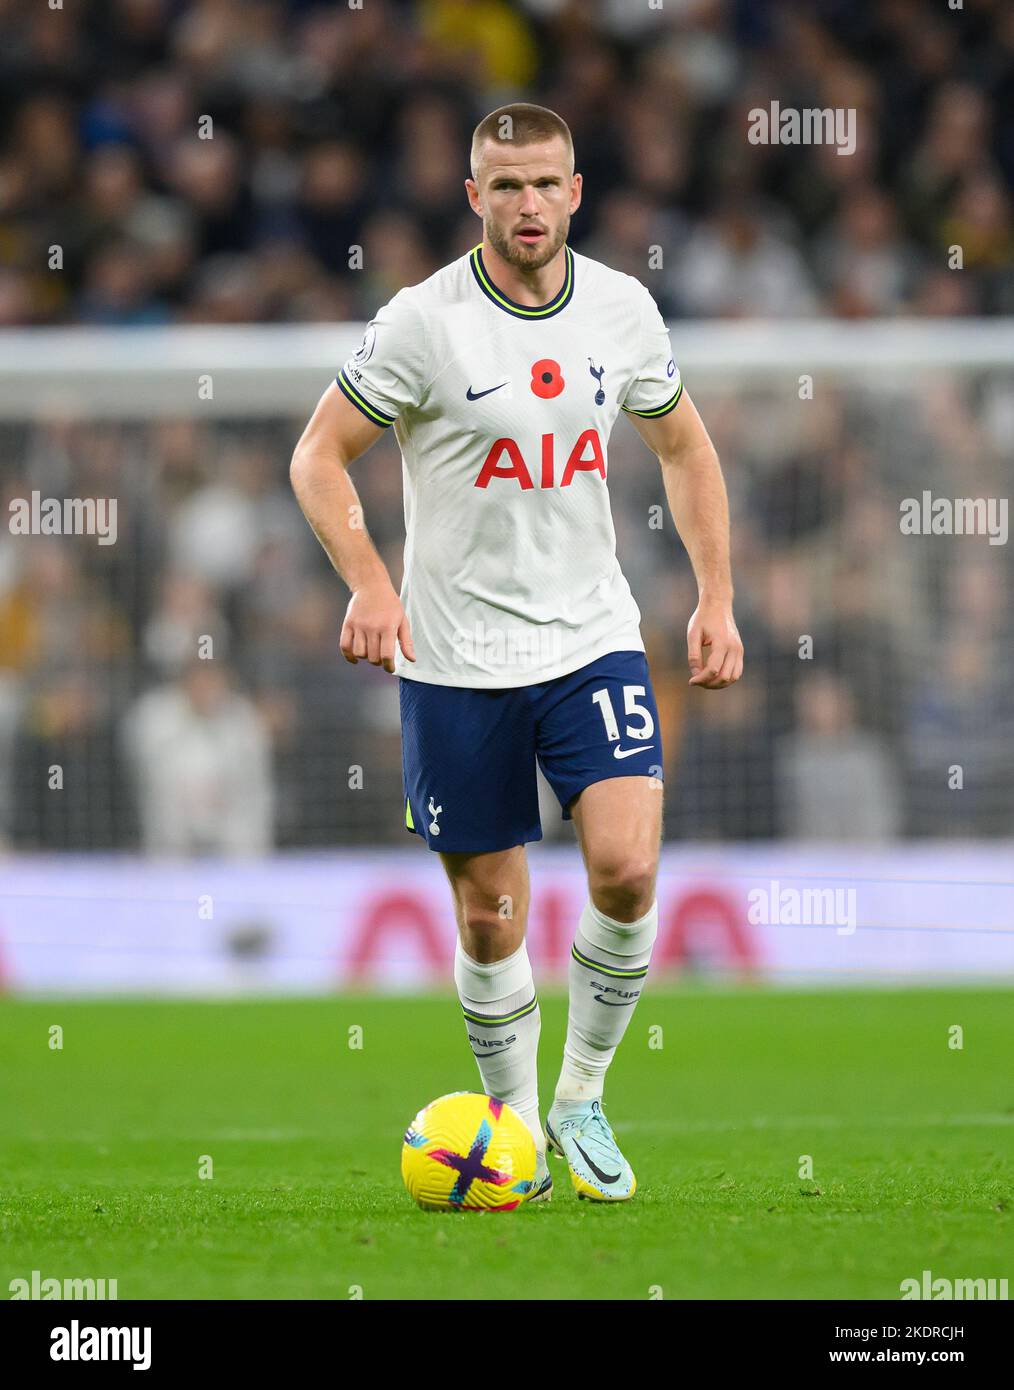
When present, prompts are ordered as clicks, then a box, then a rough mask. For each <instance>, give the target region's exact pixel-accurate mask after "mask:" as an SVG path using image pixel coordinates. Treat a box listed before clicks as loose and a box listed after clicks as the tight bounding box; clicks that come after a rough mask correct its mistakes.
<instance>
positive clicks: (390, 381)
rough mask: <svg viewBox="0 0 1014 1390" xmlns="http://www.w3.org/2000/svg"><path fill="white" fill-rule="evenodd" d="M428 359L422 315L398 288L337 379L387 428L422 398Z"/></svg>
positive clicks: (352, 398)
mask: <svg viewBox="0 0 1014 1390" xmlns="http://www.w3.org/2000/svg"><path fill="white" fill-rule="evenodd" d="M426 360H427V353H426V335H425V328H424V324H423V319H422V315H421V314H420V313H419V311H418V310H417V309H416V308H415V307H414V306H413V305H412V303H411V301H410V300H409V299H408V298H407V297H406V294H405V291H404V290H399V292H398V293H397V294H396V295H395V296H394V298H393V299H392V300H391V302H390V303H389V304H385V305H384V307H383V308H382V309H380V310H379V311H378V312H377V316H376V318H373V319H371V320H370V322H369V324H368V325H367V328H366V334H365V336H364V338H363V341H362V344H361V346H360V347H359V348H358V349H357V350H356V351H355V352H354V353H353V354H352V356H351V357H350V358H349V359H348V361H347V362H346V363H345V365H344V366H343V367H342V369H341V371H340V372H339V373H338V375H337V377H336V378H335V380H336V381H337V382H338V386H339V388H340V389H341V391H342V392H343V393H344V394H345V396H346V397H347V398H348V399H349V400H350V401H351V402H352V404H353V405H354V406H355V407H356V409H357V410H360V411H362V413H363V414H364V415H365V416H366V418H367V419H368V420H372V421H373V423H374V424H375V425H381V426H384V427H386V426H388V425H393V424H394V422H395V420H396V419H397V418H398V416H399V415H401V414H402V413H403V411H405V410H408V409H410V408H411V407H412V406H415V405H418V404H419V402H420V401H421V400H422V396H423V392H424V389H425V385H426V381H425V377H426Z"/></svg>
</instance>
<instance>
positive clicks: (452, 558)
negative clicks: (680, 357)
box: [337, 247, 683, 689]
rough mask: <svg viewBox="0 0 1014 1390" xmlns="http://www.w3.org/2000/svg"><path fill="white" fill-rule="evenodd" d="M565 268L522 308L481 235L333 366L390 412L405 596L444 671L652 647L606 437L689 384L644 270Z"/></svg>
mask: <svg viewBox="0 0 1014 1390" xmlns="http://www.w3.org/2000/svg"><path fill="white" fill-rule="evenodd" d="M565 259H566V276H565V279H564V282H563V287H562V289H561V290H560V292H559V294H558V295H556V297H555V298H554V299H553V300H551V301H550V302H549V303H548V304H543V305H540V306H539V307H538V308H529V307H526V306H525V305H522V304H516V303H514V301H513V300H510V299H508V298H506V297H505V296H504V295H503V294H502V293H501V292H500V291H499V290H498V289H497V288H496V286H495V285H494V284H493V283H492V281H491V280H490V278H489V276H488V274H487V273H486V270H485V267H484V265H483V261H482V254H481V248H479V247H476V248H475V249H474V250H473V251H472V252H470V253H469V255H467V256H462V257H461V258H460V260H457V261H454V262H452V263H451V264H450V265H448V266H445V267H444V268H443V269H442V270H439V271H437V273H436V274H435V275H431V276H430V278H429V279H428V280H424V281H423V282H422V284H419V285H413V286H411V287H410V288H408V289H403V290H401V291H399V293H398V294H396V295H395V296H394V298H393V299H392V300H391V302H390V303H389V304H387V305H386V306H385V307H384V308H383V309H381V310H380V312H379V313H378V314H377V316H376V318H375V319H373V320H372V322H371V323H370V325H369V327H368V328H367V331H366V336H365V338H364V340H363V344H362V346H361V347H360V348H359V350H358V352H356V353H355V354H354V355H353V356H352V357H350V358H349V360H348V361H347V362H346V363H345V365H344V367H343V368H342V369H341V372H340V373H339V375H338V378H337V381H338V385H339V387H340V388H341V390H342V391H343V392H344V393H345V395H346V396H347V397H348V399H349V400H350V401H351V402H352V403H353V405H355V406H356V407H357V408H358V409H359V410H361V411H362V413H363V414H364V415H366V416H367V418H368V419H370V420H372V421H373V422H374V423H375V424H378V425H383V426H387V425H392V424H393V425H394V427H395V434H396V435H397V438H398V443H399V444H400V446H401V455H402V460H403V465H404V467H403V472H404V493H405V526H406V542H405V578H404V583H403V584H402V590H401V601H402V603H403V605H404V607H405V611H406V613H407V614H408V618H409V622H410V623H411V625H412V637H413V639H414V642H415V650H416V657H417V660H416V662H415V663H414V664H413V663H412V662H410V661H406V660H405V658H404V657H403V656H402V654H401V651H400V649H399V650H398V652H397V657H396V661H395V670H396V671H397V673H398V675H399V676H405V677H407V678H408V679H410V680H417V681H426V682H429V683H430V684H435V685H452V686H470V687H482V688H490V689H492V688H497V687H505V686H521V685H534V684H536V683H538V682H540V681H545V680H550V679H552V678H553V677H554V676H562V675H566V674H567V673H568V672H569V671H575V670H577V669H578V667H580V666H584V665H586V664H587V663H588V662H590V661H593V660H595V659H596V658H598V657H600V656H604V655H605V654H606V653H607V652H614V651H643V650H644V643H643V642H642V640H641V634H640V618H641V615H640V613H639V611H638V608H637V604H636V603H635V602H634V599H633V596H632V594H631V592H630V586H629V585H628V583H627V581H626V579H625V578H624V576H623V573H622V571H621V570H620V566H619V563H618V561H617V558H616V536H615V533H614V530H613V521H612V515H611V512H610V508H609V493H608V489H607V481H608V476H609V466H608V461H607V454H606V442H607V440H608V438H609V433H610V430H611V429H612V427H613V422H614V420H615V419H616V416H617V414H618V413H619V411H620V410H621V409H622V410H626V411H628V412H630V413H631V414H633V415H641V416H644V417H648V418H655V417H657V416H660V415H665V414H666V413H667V412H668V411H670V410H672V409H673V408H674V407H675V406H676V405H677V403H678V402H679V399H680V396H681V394H682V390H683V387H682V382H681V379H680V373H679V370H678V369H677V367H676V364H675V362H674V360H673V352H672V347H671V345H670V342H669V334H668V331H667V329H666V326H665V323H664V322H663V320H662V316H661V314H660V313H659V311H658V308H657V306H656V304H655V301H654V300H653V299H652V297H651V295H650V294H649V293H648V291H647V290H646V289H645V288H644V286H643V285H641V284H640V283H639V281H637V280H635V279H634V278H633V277H632V276H630V275H624V274H621V273H620V272H618V271H615V270H610V269H609V268H608V267H607V266H604V265H602V264H600V263H599V262H598V261H593V260H589V259H588V257H586V256H580V255H577V254H576V253H575V252H573V251H571V250H570V248H569V247H566V248H565Z"/></svg>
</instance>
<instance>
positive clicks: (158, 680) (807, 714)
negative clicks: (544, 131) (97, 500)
mask: <svg viewBox="0 0 1014 1390" xmlns="http://www.w3.org/2000/svg"><path fill="white" fill-rule="evenodd" d="M519 95H522V96H524V97H526V98H528V99H532V100H536V101H541V102H544V103H545V104H547V105H550V106H552V107H554V108H555V109H557V110H559V111H560V112H561V113H562V114H563V115H564V116H565V117H566V118H567V119H568V121H569V122H570V124H571V126H572V128H573V131H574V135H575V141H576V145H577V151H578V166H579V168H581V169H582V170H583V172H584V174H585V178H586V185H585V189H586V194H585V202H584V205H583V207H582V208H581V210H580V212H579V213H578V215H577V217H576V218H575V222H574V226H573V236H572V243H573V245H574V246H575V247H576V248H577V249H578V250H581V251H584V252H585V253H586V254H588V255H591V256H594V257H597V258H599V259H602V260H604V261H606V262H608V263H610V264H612V265H615V266H617V267H618V268H620V269H624V270H628V271H630V272H631V273H633V274H635V275H637V276H638V277H639V278H641V279H642V280H644V282H645V283H646V284H648V286H649V288H650V289H651V290H652V292H653V293H654V295H655V297H656V299H657V301H658V302H659V304H660V306H661V307H662V309H663V311H664V312H665V314H666V315H667V317H669V319H670V320H672V321H673V339H674V345H675V349H676V354H677V359H679V341H680V339H679V332H680V330H679V320H681V319H683V318H685V317H688V316H697V315H700V316H726V317H728V316H736V315H742V316H755V315H762V316H789V317H791V316H801V315H815V314H835V315H840V316H846V317H852V318H855V317H868V316H890V315H898V314H924V315H937V316H941V315H951V316H954V315H969V314H994V313H1014V270H1012V261H1014V257H1012V251H1014V221H1012V204H1011V192H1010V190H1011V186H1012V183H1014V99H1012V98H1014V9H1012V8H1011V7H1010V6H1007V5H1004V4H1001V3H999V2H998V3H991V0H965V4H964V6H963V7H962V9H961V10H960V11H952V10H950V9H948V8H947V7H946V6H939V7H935V8H933V9H932V10H929V9H928V7H927V6H926V5H925V4H922V3H918V2H917V0H887V2H885V3H883V4H879V5H874V4H869V5H866V4H844V3H832V2H831V0H817V2H816V3H810V4H805V5H803V4H800V5H795V4H790V3H775V2H774V0H771V2H770V3H766V2H765V0H749V2H747V0H743V3H733V2H732V0H729V2H728V3H719V0H666V4H665V6H664V9H663V10H662V11H658V10H651V9H649V8H648V6H647V4H641V3H634V0H599V3H591V0H585V3H579V0H567V2H565V0H523V2H522V0H519V3H515V4H513V5H508V4H506V3H503V0H472V2H471V3H469V0H425V2H424V0H420V2H419V3H408V0H406V2H405V3H397V0H366V3H365V4H364V6H363V8H362V9H361V10H352V9H349V8H348V7H347V6H345V5H344V4H334V5H311V4H305V3H300V2H299V0H290V2H289V3H284V4H283V3H257V0H244V3H238V0H199V2H198V3H192V4H191V3H171V2H170V0H115V2H114V0H109V2H108V3H95V4H92V5H90V6H82V7H77V6H66V7H65V8H64V9H62V10H50V9H48V8H47V7H46V6H44V5H35V4H30V3H23V2H22V0H0V112H2V126H0V128H2V130H3V131H4V132H5V138H4V140H3V144H2V147H0V245H2V249H3V255H2V257H0V326H7V327H11V326H13V327H20V326H27V325H45V324H68V323H77V324H85V325H120V326H125V327H129V326H132V325H145V324H160V323H170V322H183V323H208V322H213V323H231V322H240V323H242V322H248V321H249V322H257V321H264V322H271V321H286V322H288V321H293V320H297V321H298V320H304V321H310V320H314V321H325V322H329V321H338V320H349V319H350V320H363V319H365V318H368V317H370V316H371V315H372V314H373V312H374V311H375V309H376V308H377V307H378V305H380V304H382V303H384V302H385V301H386V300H387V299H388V298H390V296H391V295H392V294H393V293H394V292H395V291H396V290H397V289H398V288H400V287H401V286H402V285H403V284H408V283H414V282H416V281H418V280H420V279H422V278H423V277H425V276H426V275H428V274H429V273H430V272H431V271H432V270H433V269H435V268H436V267H438V266H439V265H440V264H442V263H444V262H445V261H447V260H448V259H450V258H451V257H453V256H455V255H457V254H460V253H461V252H462V251H464V250H465V249H467V248H468V247H469V246H471V245H473V244H474V243H475V241H476V239H477V223H476V222H475V219H474V218H473V217H472V215H471V214H470V213H469V212H467V210H466V209H465V207H464V201H463V190H462V179H463V178H464V177H465V175H466V174H467V172H468V171H467V149H468V137H469V134H470V131H471V129H472V126H473V125H474V123H475V122H476V120H477V119H478V118H479V117H480V116H481V115H483V114H484V113H485V112H486V111H487V110H489V109H491V108H492V107H494V106H496V105H498V104H500V103H501V102H503V101H506V100H511V99H514V98H516V97H517V96H519ZM773 99H777V100H779V101H780V102H781V103H782V105H783V106H784V105H789V104H791V103H793V102H795V103H796V104H797V105H801V106H802V105H806V106H848V107H854V108H855V109H856V111H857V113H858V122H857V132H858V140H857V148H856V150H855V153H854V154H852V155H850V156H847V157H842V156H838V155H836V154H835V153H834V151H833V150H828V149H827V148H820V147H794V148H786V147H777V146H754V145H750V144H749V143H748V142H747V140H746V138H745V134H746V125H747V113H748V111H749V110H750V109H751V108H753V107H756V106H764V105H766V104H767V102H768V101H770V100H773ZM205 117H210V118H211V127H210V129H211V131H212V132H213V133H212V138H210V139H201V138H199V133H198V131H199V124H200V122H201V120H202V118H205ZM955 245H958V246H960V247H961V248H962V253H963V261H962V268H961V270H960V271H959V270H957V269H955V268H953V267H952V265H951V264H949V256H950V252H951V248H952V247H953V246H955ZM53 246H57V247H59V248H61V251H62V257H63V260H62V268H61V269H59V270H54V269H51V268H50V267H49V264H48V257H49V252H48V248H50V247H53ZM649 246H657V247H661V248H662V251H663V255H662V257H661V261H660V263H658V264H656V265H655V267H654V268H652V269H649V267H648V263H647V254H646V248H647V247H649ZM357 247H358V248H362V252H363V256H362V266H361V268H358V269H357V268H352V266H350V251H351V250H354V249H355V248H357ZM336 365H337V364H336ZM324 385H326V382H324V381H322V383H321V387H322V389H323V387H324ZM691 389H692V390H693V393H694V397H695V400H697V402H698V404H699V406H700V408H701V410H702V413H703V414H704V417H705V419H706V421H707V423H708V426H709V428H710V430H711V432H712V434H713V437H714V438H715V442H716V444H717V446H718V448H719V452H720V455H721V456H722V458H723V460H724V461H725V466H726V472H727V480H728V483H729V488H730V494H731V501H732V507H733V513H734V517H735V532H734V543H735V553H734V572H735V577H736V581H737V617H738V620H739V623H740V627H741V630H742V632H743V636H744V641H745V644H746V655H747V668H746V674H745V677H744V680H743V681H742V682H741V683H740V684H739V685H738V686H737V687H735V688H733V689H730V690H728V691H725V692H723V693H722V694H721V695H702V694H701V693H700V692H690V691H688V689H687V686H686V680H687V672H686V654H685V641H684V633H685V626H686V622H687V619H688V617H689V615H690V613H691V611H692V610H693V607H694V604H695V602H696V592H695V588H694V585H693V580H692V575H691V573H690V570H689V567H688V565H687V562H686V560H685V557H684V556H683V555H682V551H681V550H680V548H679V546H678V543H677V542H676V539H675V536H674V532H673V527H672V523H671V521H670V520H669V518H668V516H667V514H666V516H665V521H664V525H663V526H662V527H661V528H660V529H658V528H657V527H656V526H655V525H654V524H652V523H651V521H650V520H649V518H650V517H651V516H652V508H653V507H657V506H658V505H659V504H660V503H662V502H663V501H664V498H663V494H662V489H661V482H660V478H659V475H658V469H657V466H652V465H653V461H652V460H651V459H650V458H649V457H648V456H647V454H646V451H645V449H644V447H643V445H642V444H641V443H640V441H639V440H638V439H637V437H636V436H635V435H634V433H633V431H632V430H631V429H630V428H629V426H627V425H626V424H623V425H621V426H620V427H618V429H617V432H616V434H615V436H614V439H613V442H612V445H611V448H610V489H611V495H612V500H613V509H614V514H615V518H616V528H617V535H618V546H619V553H620V559H621V562H622V564H623V566H624V570H625V572H626V573H627V575H628V578H629V579H630V581H631V585H632V588H633V590H634V593H635V596H636V597H637V599H638V601H639V604H640V606H641V609H642V614H643V617H644V636H645V641H646V644H647V646H648V649H649V657H650V659H651V662H652V669H653V675H654V680H655V685H656V691H657V694H658V698H659V706H660V711H661V714H662V718H663V723H664V732H663V741H664V744H665V747H666V771H667V777H668V779H669V785H670V793H669V796H668V797H667V813H666V834H667V836H670V837H686V838H703V839H717V838H721V839H751V838H766V837H770V836H792V837H801V838H806V837H822V838H827V839H852V838H855V839H871V838H872V839H879V838H885V837H890V836H893V835H955V834H957V835H965V834H967V835H1010V834H1011V833H1014V825H1012V819H1014V809H1012V805H1011V797H1010V787H1011V785H1012V784H1014V605H1012V603H1011V596H1012V593H1014V575H1012V574H1011V561H1010V559H1009V556H1008V548H1007V547H999V548H991V547H990V546H989V545H988V542H986V541H985V540H982V539H981V538H979V539H975V538H965V539H964V540H963V541H957V540H955V541H952V542H951V544H949V545H943V546H937V545H934V544H931V543H929V540H928V538H926V537H908V538H903V537H901V536H900V534H899V529H898V499H899V497H907V496H917V495H918V494H919V493H920V492H921V490H922V489H923V488H924V487H933V488H934V489H936V490H937V491H938V492H939V493H941V494H942V495H944V496H954V495H956V493H958V492H960V493H961V494H962V495H971V496H982V495H993V496H997V495H1007V493H1008V492H1009V480H1008V479H1006V478H1005V474H1004V470H1005V468H1007V469H1008V470H1009V462H1008V463H1005V459H1009V439H1010V437H1011V434H1012V429H1014V426H1012V418H1014V417H1012V410H1014V406H1012V400H1011V395H1010V390H1009V383H1007V384H1005V381H1004V379H1002V378H1001V377H1000V376H999V375H998V374H990V373H985V372H984V373H980V374H978V375H970V376H965V377H962V378H960V379H957V378H955V379H953V380H950V379H948V378H947V377H946V376H940V375H934V376H932V377H929V376H927V378H926V379H925V380H922V381H919V382H918V383H910V384H908V385H907V386H905V387H899V388H898V389H896V390H891V391H887V392H885V391H883V390H878V389H875V387H874V386H873V384H869V385H867V384H864V383H862V382H853V383H851V384H849V385H847V386H846V385H844V384H842V383H838V384H837V385H832V386H831V387H830V388H829V389H827V390H825V391H823V392H822V393H821V395H820V398H819V400H815V401H814V402H811V403H809V406H808V408H807V409H806V410H800V409H799V403H798V401H797V400H796V399H795V397H794V396H793V397H792V398H791V400H790V401H788V402H787V401H786V400H785V399H784V398H783V397H781V396H779V395H777V394H775V393H771V392H768V391H762V390H756V391H753V390H751V391H750V392H744V391H742V390H740V389H739V388H738V387H737V386H736V384H735V383H730V386H729V388H728V389H721V388H720V387H719V386H717V385H714V384H712V385H709V386H708V388H707V389H702V390H697V389H696V387H695V386H694V385H693V384H691ZM302 424H303V421H302V420H295V419H284V420H283V419H279V420H276V421H272V422H268V423H265V422H258V423H256V424H253V423H243V422H220V423H208V422H204V421H198V420H175V421H165V422H158V423H154V422H146V423H140V422H139V423H136V424H126V423H97V422H88V421H82V420H73V419H53V420H51V421H50V422H48V423H44V424H43V423H29V422H9V423H6V424H3V425H2V426H0V446H2V453H0V457H2V459H3V463H2V465H0V467H2V472H0V513H2V514H3V515H4V516H7V514H8V508H9V503H10V501H11V500H12V499H14V498H24V497H27V496H29V495H30V494H31V493H32V492H33V491H35V490H37V491H38V492H39V493H40V494H41V495H42V496H46V497H49V496H54V497H62V496H65V495H70V494H73V495H76V496H106V497H116V498H117V499H118V503H119V515H118V539H117V542H116V544H115V545H110V546H100V545H98V544H97V542H96V540H95V538H94V537H88V536H79V537H72V538H60V539H56V538H52V537H44V536H41V537H28V538H25V537H16V536H12V535H10V534H8V532H7V528H6V527H5V528H3V529H0V848H2V847H3V846H5V845H7V846H16V847H39V848H64V849H74V848H77V849H91V848H108V847H132V846H136V845H140V846H143V847H145V848H146V849H148V850H149V851H152V852H160V853H186V854H197V853H204V852H226V853H249V854H255V853H259V852H261V851H263V850H265V849H268V848H270V847H272V846H280V847H290V846H304V847H312V846H320V847H325V846H332V845H335V844H343V843H356V844H368V843H395V844H399V843H405V831H404V827H403V824H402V806H403V802H402V798H401V778H400V773H401V768H400V748H399V737H398V709H397V704H398V701H397V684H396V681H395V680H394V679H393V678H391V677H389V676H387V675H385V674H384V673H383V672H381V671H378V670H376V669H374V668H371V667H369V666H367V665H364V664H360V665H359V666H357V667H351V666H348V665H347V664H346V663H345V662H344V661H343V660H342V659H341V658H340V656H339V654H338V652H337V634H338V628H339V625H340V620H341V616H342V613H343V610H344V602H345V599H344V591H343V590H342V588H341V586H340V585H339V584H338V582H337V581H336V580H335V578H334V576H333V575H332V574H331V572H330V570H329V568H328V566H327V563H326V560H325V558H324V556H323V554H322V552H321V551H320V549H319V547H318V546H317V544H316V541H315V540H314V538H313V536H312V535H311V534H310V532H309V529H308V528H307V526H306V524H305V522H304V521H303V519H302V517H301V516H300V514H299V512H298V509H297V508H296V505H295V502H294V500H293V498H292V495H291V492H290V489H289V486H288V479H287V465H288V459H289V456H290V453H291V450H292V446H293V443H294V441H295V439H296V438H297V437H298V434H299V431H300V429H301V427H302ZM959 479H960V484H959ZM355 480H356V484H357V487H358V488H359V489H360V492H361V495H362V499H363V503H364V507H365V512H366V517H367V521H368V524H369V526H370V530H371V532H372V534H373V535H374V537H375V539H376V540H377V542H378V544H379V545H380V547H381V549H382V552H383V554H384V556H385V558H386V559H387V561H388V563H389V567H390V569H391V572H392V576H393V578H394V579H395V582H396V583H397V582H399V580H400V575H401V554H400V551H401V541H402V536H403V523H402V515H401V478H400V463H399V459H398V454H397V449H396V446H395V442H394V441H393V440H392V439H391V438H389V437H386V438H385V439H384V440H383V441H381V443H380V444H378V445H377V446H376V447H375V449H374V450H373V451H372V452H371V454H370V455H369V458H368V459H367V460H364V461H363V462H362V463H361V464H360V465H359V466H358V467H357V469H356V471H355ZM800 634H807V635H809V636H810V637H812V639H813V656H812V659H810V658H809V657H804V658H803V659H801V653H800V646H799V644H800ZM209 639H210V648H209V647H208V645H207V644H208V641H209ZM201 641H203V642H204V643H205V650H206V653H207V654H212V655H213V659H212V660H195V653H196V652H197V651H198V650H199V646H200V643H201ZM955 763H960V764H962V766H963V768H964V775H965V790H964V792H963V793H962V795H961V796H960V797H955V796H954V795H953V794H952V793H951V792H950V790H949V787H948V781H947V776H946V769H947V767H948V766H950V765H952V764H955ZM54 769H58V770H59V773H58V781H57V782H54ZM942 769H943V771H942ZM546 810H547V814H545V815H544V824H545V827H546V832H547V836H550V835H556V834H559V833H561V831H562V832H563V833H566V834H570V833H571V832H570V831H569V830H565V829H564V827H562V826H561V823H560V819H559V810H558V808H556V809H554V808H553V803H552V802H551V801H549V800H547V803H546Z"/></svg>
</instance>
